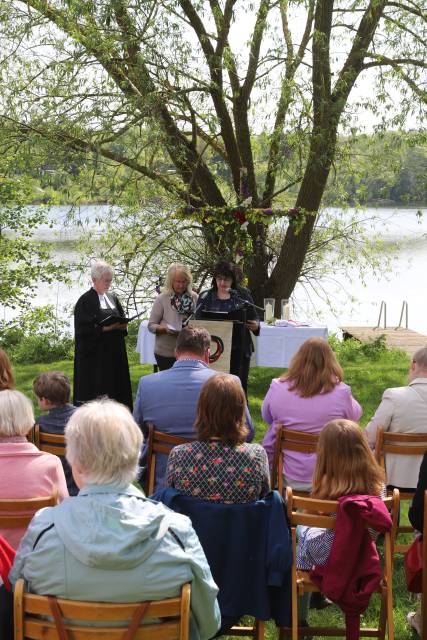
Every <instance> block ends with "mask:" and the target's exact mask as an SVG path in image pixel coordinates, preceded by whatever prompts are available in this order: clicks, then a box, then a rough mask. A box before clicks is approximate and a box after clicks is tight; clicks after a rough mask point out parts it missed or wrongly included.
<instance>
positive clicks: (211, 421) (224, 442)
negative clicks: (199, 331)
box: [166, 373, 270, 503]
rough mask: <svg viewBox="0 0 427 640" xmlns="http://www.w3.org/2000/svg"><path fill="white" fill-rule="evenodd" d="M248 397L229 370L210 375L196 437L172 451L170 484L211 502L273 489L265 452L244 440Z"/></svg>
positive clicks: (237, 500) (202, 395)
mask: <svg viewBox="0 0 427 640" xmlns="http://www.w3.org/2000/svg"><path fill="white" fill-rule="evenodd" d="M245 410H246V398H245V394H244V393H243V389H242V387H241V385H240V383H239V381H238V380H237V379H236V378H235V377H234V376H231V375H229V374H228V373H218V374H217V375H215V376H212V378H210V379H209V380H208V381H207V382H205V384H204V385H203V387H202V390H201V392H200V396H199V401H198V404H197V413H196V421H195V423H194V429H195V431H196V432H197V441H195V442H189V443H186V444H182V445H179V446H177V447H174V448H173V449H172V451H171V452H170V454H169V459H168V466H167V472H166V484H167V486H170V487H174V488H175V489H177V490H178V491H181V492H182V493H185V494H186V495H190V496H194V497H196V498H199V499H200V500H209V501H211V502H226V503H240V502H252V501H253V500H258V498H262V497H263V496H264V495H266V494H267V493H268V492H269V490H270V474H269V471H268V460H267V455H266V453H265V450H264V449H263V447H262V446H261V445H259V444H248V443H247V442H245V439H246V436H247V433H248V429H247V427H246V425H245Z"/></svg>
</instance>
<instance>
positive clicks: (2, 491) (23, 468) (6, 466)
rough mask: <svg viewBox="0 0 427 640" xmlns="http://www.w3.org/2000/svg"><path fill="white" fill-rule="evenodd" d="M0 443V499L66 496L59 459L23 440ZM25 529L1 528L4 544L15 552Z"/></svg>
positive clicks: (65, 485) (65, 486) (65, 484)
mask: <svg viewBox="0 0 427 640" xmlns="http://www.w3.org/2000/svg"><path fill="white" fill-rule="evenodd" d="M13 440H14V441H13V442H7V441H5V440H4V439H3V440H2V441H1V442H0V498H4V499H12V498H17V499H20V498H44V497H47V496H50V495H52V493H53V492H54V491H58V493H59V499H60V500H63V499H64V498H66V497H67V496H68V489H67V483H66V482H65V476H64V471H63V468H62V464H61V461H60V459H59V458H58V457H57V456H54V455H52V454H51V453H45V452H44V451H39V450H38V449H37V447H35V446H34V445H33V444H31V443H30V442H27V440H26V439H25V438H22V440H21V441H17V439H16V438H14V439H13ZM24 533H25V529H0V535H2V536H3V537H4V538H5V539H6V541H7V542H8V543H9V544H10V545H11V546H12V547H13V548H14V549H16V548H17V547H18V545H19V542H20V541H21V538H22V536H23V535H24Z"/></svg>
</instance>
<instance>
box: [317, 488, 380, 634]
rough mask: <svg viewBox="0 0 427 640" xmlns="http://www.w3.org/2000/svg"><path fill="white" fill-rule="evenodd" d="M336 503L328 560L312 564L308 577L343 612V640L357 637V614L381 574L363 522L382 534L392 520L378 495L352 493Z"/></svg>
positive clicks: (374, 587) (376, 553)
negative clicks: (319, 565)
mask: <svg viewBox="0 0 427 640" xmlns="http://www.w3.org/2000/svg"><path fill="white" fill-rule="evenodd" d="M338 502H339V503H340V504H339V507H338V511H337V520H336V525H335V535H334V540H333V542H332V548H331V552H330V554H329V558H328V561H327V563H326V565H325V566H322V567H317V566H316V567H314V568H313V570H312V571H311V572H310V578H311V579H312V581H313V582H314V583H315V584H316V585H317V586H318V587H319V588H320V590H321V591H322V593H324V594H325V596H327V597H328V598H329V599H330V600H332V601H333V602H335V603H336V604H337V605H338V606H339V607H340V608H341V609H342V611H343V612H344V613H345V618H346V631H347V634H346V638H347V640H358V639H359V637H360V614H361V613H363V612H364V611H365V610H366V608H367V606H368V604H369V599H370V597H371V594H372V593H373V592H374V591H375V590H376V589H377V588H378V586H379V584H380V582H381V574H382V572H381V565H380V559H379V556H378V551H377V547H376V544H375V541H374V540H373V539H372V537H371V535H370V533H369V531H368V529H367V528H366V525H368V526H369V527H371V528H372V529H375V530H376V531H379V532H381V533H384V532H385V531H389V530H390V529H391V524H392V523H391V517H390V513H389V512H388V510H387V507H386V506H385V504H384V502H383V501H382V500H381V498H376V497H374V496H364V495H352V496H343V497H342V498H339V499H338Z"/></svg>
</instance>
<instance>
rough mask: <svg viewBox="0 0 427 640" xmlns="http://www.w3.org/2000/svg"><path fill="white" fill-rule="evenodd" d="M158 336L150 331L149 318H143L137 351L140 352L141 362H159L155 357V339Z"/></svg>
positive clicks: (139, 330)
mask: <svg viewBox="0 0 427 640" xmlns="http://www.w3.org/2000/svg"><path fill="white" fill-rule="evenodd" d="M155 338H156V336H155V335H154V333H151V331H148V320H143V321H142V322H141V324H140V325H139V329H138V340H137V341H136V351H137V352H138V353H139V361H140V363H141V364H157V363H156V358H155V357H154V341H155Z"/></svg>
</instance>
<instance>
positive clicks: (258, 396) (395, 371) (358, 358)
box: [14, 341, 415, 640]
mask: <svg viewBox="0 0 427 640" xmlns="http://www.w3.org/2000/svg"><path fill="white" fill-rule="evenodd" d="M334 348H336V350H337V355H338V358H339V360H340V363H341V365H342V367H343V369H344V380H345V382H346V383H347V384H349V385H350V386H351V388H352V392H353V395H354V397H355V398H356V399H357V400H358V401H359V402H360V404H361V405H362V407H363V411H364V413H363V416H362V419H361V421H360V423H361V425H362V426H366V424H367V422H368V421H369V419H370V418H371V417H372V415H373V413H374V412H375V409H376V408H377V406H378V404H379V402H380V400H381V396H382V393H383V391H384V389H385V388H387V387H396V386H402V385H405V384H407V377H408V366H409V357H408V356H406V354H404V353H403V352H401V351H397V350H392V351H388V350H384V349H382V348H381V347H380V346H379V347H378V348H373V349H371V351H369V350H365V351H364V350H363V349H361V348H360V345H357V344H356V343H353V342H352V341H351V342H350V341H349V343H347V344H346V343H343V345H338V344H334ZM129 364H130V371H131V379H132V389H133V393H134V396H135V394H136V389H137V385H138V380H139V378H140V376H143V375H147V374H148V373H151V372H152V367H151V366H150V365H140V364H139V362H138V355H137V354H136V353H134V352H132V351H130V352H129ZM50 369H59V370H60V371H63V372H64V373H66V374H67V375H68V376H70V378H72V373H73V363H72V362H70V361H61V362H53V363H50V364H40V365H36V364H34V365H16V366H15V367H14V371H15V376H16V384H17V388H18V389H19V390H20V391H22V392H24V393H25V394H27V395H28V396H29V397H31V398H32V399H33V402H34V404H35V407H36V401H35V398H34V394H33V392H32V381H33V380H34V378H35V377H36V375H37V374H38V373H40V372H41V371H48V370H50ZM280 374H281V370H279V369H273V368H268V367H256V368H253V369H251V373H250V376H249V392H250V393H249V408H250V411H251V414H252V417H253V419H254V421H255V425H256V426H255V429H256V435H255V440H256V441H258V442H259V441H261V440H262V438H263V435H264V433H265V431H266V429H267V425H266V424H265V423H264V422H263V420H262V418H261V405H262V401H263V398H264V396H265V393H266V392H267V390H268V388H269V385H270V382H271V379H272V378H274V377H277V376H279V375H280ZM402 521H403V522H405V521H407V505H406V504H405V503H404V506H403V510H402ZM393 583H394V584H393V588H394V622H395V637H396V640H410V639H411V638H413V635H412V632H411V631H410V630H409V629H408V628H407V624H406V614H407V612H408V611H410V610H411V609H414V608H415V605H414V602H413V601H411V597H410V595H409V594H408V592H407V591H406V585H405V579H404V573H403V560H402V556H399V555H398V556H396V560H395V564H394V581H393ZM378 607H379V596H373V598H372V601H371V604H370V606H369V609H368V611H367V612H366V614H365V616H364V617H363V620H362V625H363V624H366V625H368V626H369V625H373V624H375V621H376V617H377V614H378ZM340 616H341V614H340V612H339V610H338V609H337V608H336V607H335V606H333V607H329V608H328V609H326V610H324V611H322V612H312V613H311V614H310V621H311V623H312V624H328V623H331V624H335V623H336V621H337V620H338V619H339V618H340ZM276 637H277V636H276V630H275V627H274V625H273V624H272V623H269V624H268V626H267V633H266V638H267V639H268V640H273V638H276Z"/></svg>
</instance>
